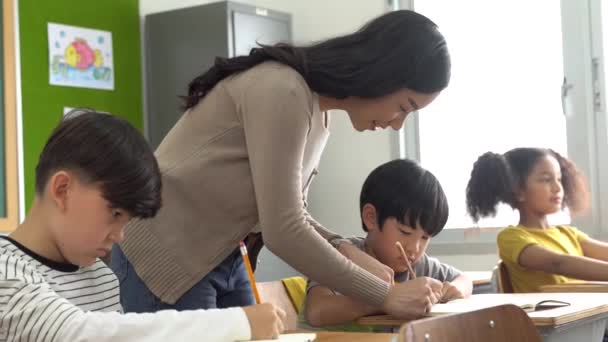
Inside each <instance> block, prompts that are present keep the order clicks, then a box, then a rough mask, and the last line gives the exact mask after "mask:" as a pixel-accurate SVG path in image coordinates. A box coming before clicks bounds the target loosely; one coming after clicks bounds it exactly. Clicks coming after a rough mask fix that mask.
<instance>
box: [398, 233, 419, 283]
mask: <svg viewBox="0 0 608 342" xmlns="http://www.w3.org/2000/svg"><path fill="white" fill-rule="evenodd" d="M395 245H397V248H398V249H399V251H400V252H401V255H402V256H403V259H405V264H406V265H407V270H408V271H409V277H410V278H412V279H416V272H414V270H413V269H412V265H411V264H410V260H409V259H408V258H407V255H405V251H404V250H403V246H401V242H399V241H397V242H396V243H395Z"/></svg>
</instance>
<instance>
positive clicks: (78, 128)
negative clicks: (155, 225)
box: [36, 109, 161, 218]
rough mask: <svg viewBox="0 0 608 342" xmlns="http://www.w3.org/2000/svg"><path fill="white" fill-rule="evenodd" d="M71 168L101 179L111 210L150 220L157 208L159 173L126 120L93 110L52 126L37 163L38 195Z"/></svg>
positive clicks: (88, 178) (91, 180)
mask: <svg viewBox="0 0 608 342" xmlns="http://www.w3.org/2000/svg"><path fill="white" fill-rule="evenodd" d="M61 169H68V170H71V171H74V172H75V173H76V174H77V175H78V176H79V178H80V180H81V181H83V182H86V183H99V184H100V186H101V191H102V194H103V197H104V198H105V199H106V200H107V201H108V202H110V204H111V206H112V207H114V208H121V209H124V210H126V211H127V212H128V213H129V214H130V215H132V216H134V217H140V218H149V217H153V216H155V215H156V212H157V211H158V209H159V208H160V206H161V176H160V171H159V169H158V164H157V162H156V158H155V157H154V154H153V153H152V150H151V149H150V146H149V145H148V143H147V142H146V140H145V139H144V137H143V136H142V135H141V134H140V133H139V132H138V131H137V130H136V129H135V128H134V127H133V126H131V124H129V123H128V122H127V121H126V120H124V119H121V118H118V117H116V116H112V115H109V114H103V113H97V112H95V111H92V110H85V109H76V110H73V111H71V112H70V113H68V114H67V115H66V116H65V117H64V119H63V120H62V121H61V122H60V123H59V125H58V126H57V127H56V128H55V129H54V130H53V132H52V134H51V136H50V138H49V139H48V141H47V142H46V145H45V146H44V149H43V150H42V153H41V154H40V159H39V160H38V165H37V166H36V194H37V195H42V193H43V192H44V188H45V186H46V183H47V182H48V180H49V178H50V177H51V175H52V174H53V173H54V172H56V171H59V170H61Z"/></svg>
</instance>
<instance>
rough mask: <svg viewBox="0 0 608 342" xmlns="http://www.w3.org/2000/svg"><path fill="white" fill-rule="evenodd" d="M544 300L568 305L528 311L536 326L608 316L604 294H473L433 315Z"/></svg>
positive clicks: (377, 319) (387, 322) (377, 321)
mask: <svg viewBox="0 0 608 342" xmlns="http://www.w3.org/2000/svg"><path fill="white" fill-rule="evenodd" d="M543 300H560V301H564V302H568V303H570V305H569V306H565V307H560V308H555V309H549V310H540V311H534V312H528V316H530V318H531V319H532V322H533V323H534V325H535V326H537V327H555V326H559V325H563V324H566V323H570V322H574V321H578V320H583V319H586V318H589V317H591V316H595V315H598V314H606V315H608V294H601V293H491V294H479V295H473V296H471V297H470V298H467V299H460V300H456V301H452V302H450V303H446V304H436V305H435V306H433V309H432V310H431V314H430V316H437V315H441V314H448V313H459V312H468V311H473V310H479V309H483V308H487V307H491V306H496V305H501V304H515V305H520V306H521V305H524V304H536V303H538V302H540V301H543ZM357 322H358V323H360V324H365V325H384V326H400V325H402V324H403V323H406V322H407V320H402V319H395V318H393V317H390V316H388V315H380V316H368V317H362V318H361V319H359V320H358V321H357Z"/></svg>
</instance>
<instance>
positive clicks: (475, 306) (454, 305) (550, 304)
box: [427, 299, 570, 316]
mask: <svg viewBox="0 0 608 342" xmlns="http://www.w3.org/2000/svg"><path fill="white" fill-rule="evenodd" d="M502 304H515V305H517V306H519V307H520V308H522V309H523V310H524V311H526V312H534V311H541V310H550V309H555V308H561V307H564V306H569V305H570V303H568V302H564V301H561V300H553V299H547V300H541V301H540V302H538V303H522V302H520V303H513V302H511V303H508V302H507V303H502ZM494 305H498V304H494ZM494 305H492V304H490V305H487V304H485V303H482V302H473V301H471V300H469V299H455V300H453V301H450V302H448V303H445V304H435V305H433V308H432V309H431V312H429V313H428V314H427V315H428V316H440V315H445V314H451V313H460V312H468V311H473V310H479V309H483V308H486V307H489V306H494Z"/></svg>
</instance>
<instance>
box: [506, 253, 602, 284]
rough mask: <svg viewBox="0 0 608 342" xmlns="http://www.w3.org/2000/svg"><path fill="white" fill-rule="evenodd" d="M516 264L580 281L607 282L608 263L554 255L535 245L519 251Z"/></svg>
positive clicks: (579, 257)
mask: <svg viewBox="0 0 608 342" xmlns="http://www.w3.org/2000/svg"><path fill="white" fill-rule="evenodd" d="M518 263H519V264H520V265H521V266H523V267H525V268H527V269H530V270H534V271H543V272H547V273H554V274H559V275H563V276H566V277H570V278H576V279H581V280H595V281H608V262H605V261H601V260H597V259H594V258H590V257H587V256H575V255H568V254H561V253H555V252H553V251H550V250H548V249H546V248H544V247H542V246H540V245H536V244H531V245H528V246H526V247H525V248H524V249H523V250H522V251H521V253H520V254H519V258H518Z"/></svg>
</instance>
